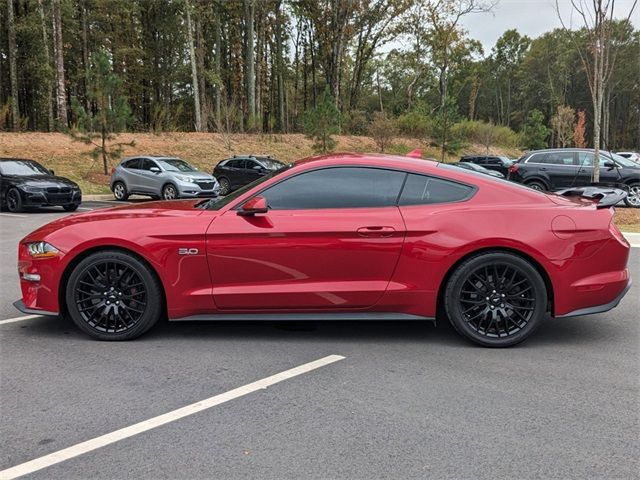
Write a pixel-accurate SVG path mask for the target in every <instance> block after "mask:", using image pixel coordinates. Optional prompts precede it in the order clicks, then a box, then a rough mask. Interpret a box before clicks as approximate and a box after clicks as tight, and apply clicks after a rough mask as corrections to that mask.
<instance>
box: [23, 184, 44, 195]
mask: <svg viewBox="0 0 640 480" xmlns="http://www.w3.org/2000/svg"><path fill="white" fill-rule="evenodd" d="M24 189H25V191H27V192H30V193H38V192H42V191H43V190H44V188H42V187H32V186H30V185H27V186H25V187H24Z"/></svg>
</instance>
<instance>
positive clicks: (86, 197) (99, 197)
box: [82, 193, 115, 202]
mask: <svg viewBox="0 0 640 480" xmlns="http://www.w3.org/2000/svg"><path fill="white" fill-rule="evenodd" d="M82 200H83V201H87V202H91V201H96V200H115V198H113V194H106V193H105V194H101V195H82Z"/></svg>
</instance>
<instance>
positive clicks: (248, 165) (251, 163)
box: [244, 160, 260, 170]
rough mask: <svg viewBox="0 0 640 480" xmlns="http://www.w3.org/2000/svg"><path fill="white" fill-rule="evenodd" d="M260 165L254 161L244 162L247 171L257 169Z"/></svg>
mask: <svg viewBox="0 0 640 480" xmlns="http://www.w3.org/2000/svg"><path fill="white" fill-rule="evenodd" d="M259 166H260V165H259V164H258V162H256V161H255V160H245V167H244V168H246V169H248V170H253V168H254V167H259Z"/></svg>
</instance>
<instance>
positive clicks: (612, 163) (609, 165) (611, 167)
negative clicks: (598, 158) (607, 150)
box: [604, 161, 616, 170]
mask: <svg viewBox="0 0 640 480" xmlns="http://www.w3.org/2000/svg"><path fill="white" fill-rule="evenodd" d="M604 166H605V168H608V169H609V170H613V169H614V168H616V164H615V163H614V162H610V161H606V162H604Z"/></svg>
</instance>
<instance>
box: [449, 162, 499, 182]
mask: <svg viewBox="0 0 640 480" xmlns="http://www.w3.org/2000/svg"><path fill="white" fill-rule="evenodd" d="M451 165H453V166H454V167H458V168H464V169H465V170H473V171H474V172H478V173H484V174H485V175H489V176H491V177H496V178H505V177H504V175H503V174H502V173H500V172H496V171H495V170H489V169H488V168H484V167H482V166H480V165H478V164H476V163H471V162H457V163H452V164H451Z"/></svg>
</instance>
